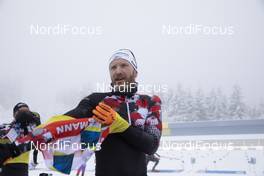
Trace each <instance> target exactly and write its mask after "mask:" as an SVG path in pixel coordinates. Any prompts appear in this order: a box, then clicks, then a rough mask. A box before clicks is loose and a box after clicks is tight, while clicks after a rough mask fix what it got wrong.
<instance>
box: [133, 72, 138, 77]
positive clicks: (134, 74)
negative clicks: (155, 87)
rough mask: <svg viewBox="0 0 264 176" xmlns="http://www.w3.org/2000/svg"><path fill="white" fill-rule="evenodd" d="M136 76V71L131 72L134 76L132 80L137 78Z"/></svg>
mask: <svg viewBox="0 0 264 176" xmlns="http://www.w3.org/2000/svg"><path fill="white" fill-rule="evenodd" d="M137 75H138V73H137V72H136V70H133V76H134V78H137Z"/></svg>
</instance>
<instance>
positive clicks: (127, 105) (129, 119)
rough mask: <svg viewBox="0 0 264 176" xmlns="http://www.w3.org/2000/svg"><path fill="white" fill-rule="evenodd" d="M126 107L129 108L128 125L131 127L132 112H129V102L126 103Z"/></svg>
mask: <svg viewBox="0 0 264 176" xmlns="http://www.w3.org/2000/svg"><path fill="white" fill-rule="evenodd" d="M126 107H127V117H128V123H129V125H131V117H130V111H129V104H128V101H126Z"/></svg>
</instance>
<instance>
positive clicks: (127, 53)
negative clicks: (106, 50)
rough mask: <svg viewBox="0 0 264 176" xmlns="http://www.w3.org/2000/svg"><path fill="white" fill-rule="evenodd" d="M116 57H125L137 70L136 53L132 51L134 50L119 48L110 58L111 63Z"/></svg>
mask: <svg viewBox="0 0 264 176" xmlns="http://www.w3.org/2000/svg"><path fill="white" fill-rule="evenodd" d="M115 59H124V60H126V61H128V62H129V63H130V64H131V65H132V67H133V68H134V69H135V70H136V72H137V61H136V58H135V56H134V54H133V53H132V51H130V50H129V49H119V50H117V51H116V52H114V54H113V55H112V57H111V58H110V59H109V65H110V64H111V62H112V61H113V60H115Z"/></svg>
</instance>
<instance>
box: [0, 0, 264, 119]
mask: <svg viewBox="0 0 264 176" xmlns="http://www.w3.org/2000/svg"><path fill="white" fill-rule="evenodd" d="M263 19H264V1H263V0H240V1H237V0H201V1H195V0H178V1H169V0H163V1H161V0H158V1H150V0H147V1H139V0H136V1H135V0H133V1H121V0H114V1H85V0H83V1H81V0H74V1H73V0H45V1H40V0H24V1H21V0H0V91H1V92H0V105H1V106H0V116H1V117H0V118H1V121H2V119H3V121H8V120H10V118H11V115H12V108H13V106H14V104H16V103H17V102H19V101H24V102H27V103H28V104H29V105H30V107H31V109H32V110H35V111H38V112H40V114H41V115H42V116H43V118H44V119H46V118H48V116H51V115H54V114H59V113H64V112H66V111H68V110H70V109H71V108H73V107H74V106H76V105H77V103H78V102H79V101H80V100H81V98H82V97H83V96H85V95H88V94H89V93H91V92H93V91H95V89H94V87H96V83H102V82H106V83H109V82H110V79H109V72H108V60H109V57H110V56H111V54H112V53H113V52H114V51H115V50H117V49H119V48H130V49H131V50H132V51H133V52H134V54H135V56H136V58H137V62H138V67H139V75H138V79H137V81H138V82H139V83H148V84H166V85H168V87H169V88H170V89H173V88H175V87H176V86H177V85H178V84H182V85H183V86H184V87H187V88H191V89H199V88H200V89H203V90H205V91H209V90H210V89H213V88H221V89H223V91H225V92H226V93H227V94H228V93H230V92H231V89H232V87H233V86H234V85H239V86H240V87H241V89H242V92H243V95H244V98H245V100H246V101H247V102H249V103H250V104H258V103H259V102H260V101H263V100H264V93H263V90H264V82H263V75H264V69H263V65H264V60H263V59H264V45H263V41H264V34H263V31H264V20H263ZM65 26H66V27H67V29H69V28H71V27H72V28H75V29H79V28H81V27H83V26H84V28H85V29H86V31H85V32H86V33H85V34H83V33H82V34H80V33H78V32H76V31H75V32H72V31H69V30H67V32H65V33H63V32H61V33H60V32H58V31H59V30H60V29H62V30H63V28H64V27H65ZM193 26H194V27H197V26H200V27H201V26H203V27H207V28H210V29H211V28H212V26H215V27H216V28H217V29H220V32H219V31H217V32H216V33H208V31H207V32H206V31H203V32H198V33H195V32H193V33H191V32H190V31H188V29H189V28H192V27H193ZM200 27H197V28H199V29H200ZM37 28H38V29H40V28H41V29H42V31H37ZM72 28H71V29H72ZM182 29H184V30H182ZM203 29H204V28H203ZM56 30H57V31H56ZM223 31H224V32H223Z"/></svg>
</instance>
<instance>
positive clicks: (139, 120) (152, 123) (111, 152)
mask: <svg viewBox="0 0 264 176" xmlns="http://www.w3.org/2000/svg"><path fill="white" fill-rule="evenodd" d="M101 101H104V103H106V104H108V105H109V106H111V107H112V108H113V109H115V110H116V111H117V112H118V113H119V114H120V116H121V117H123V118H124V119H125V120H127V121H128V122H129V123H130V124H131V126H130V127H129V128H128V129H127V130H126V131H125V132H123V133H116V134H110V135H109V136H108V137H107V138H106V139H105V141H104V142H103V144H102V146H101V147H102V148H101V150H100V151H97V152H96V176H130V175H131V176H146V175H147V167H146V158H145V154H153V153H155V152H156V151H157V149H158V146H159V140H160V136H161V129H162V125H161V124H162V123H161V114H160V111H161V109H160V106H161V102H160V99H159V97H157V96H153V97H150V96H147V95H138V94H134V95H132V96H129V97H128V96H117V95H115V94H114V93H93V94H91V95H89V96H88V97H86V98H84V99H83V100H82V101H81V102H80V103H79V105H78V106H77V107H76V108H75V109H73V110H71V111H69V112H67V113H66V115H69V116H72V117H75V118H84V117H92V116H93V114H92V110H93V109H94V108H95V106H96V105H98V103H99V102H101Z"/></svg>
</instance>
